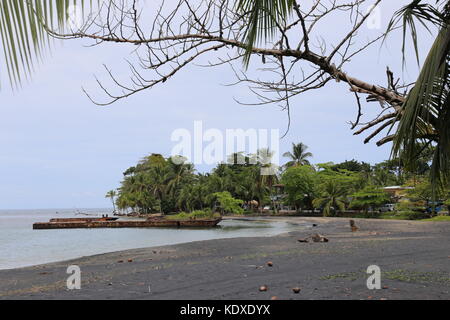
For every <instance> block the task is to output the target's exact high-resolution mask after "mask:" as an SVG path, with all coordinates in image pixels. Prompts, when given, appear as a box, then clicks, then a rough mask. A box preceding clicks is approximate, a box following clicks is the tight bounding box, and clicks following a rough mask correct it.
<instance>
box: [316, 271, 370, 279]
mask: <svg viewBox="0 0 450 320" xmlns="http://www.w3.org/2000/svg"><path fill="white" fill-rule="evenodd" d="M361 275H362V273H360V272H344V273H337V274H330V275H326V276H323V277H320V278H319V279H320V280H336V279H348V280H352V281H354V280H357V279H358V278H360V277H361Z"/></svg>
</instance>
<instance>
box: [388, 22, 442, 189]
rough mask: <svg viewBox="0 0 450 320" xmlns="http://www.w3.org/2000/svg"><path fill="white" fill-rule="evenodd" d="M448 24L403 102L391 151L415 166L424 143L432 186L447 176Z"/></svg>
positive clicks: (440, 184) (440, 182)
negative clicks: (429, 150)
mask: <svg viewBox="0 0 450 320" xmlns="http://www.w3.org/2000/svg"><path fill="white" fill-rule="evenodd" d="M449 44H450V26H449V25H447V26H444V27H442V29H441V30H440V32H439V34H438V36H437V38H436V40H435V42H434V44H433V46H432V48H431V50H430V52H429V54H428V56H427V59H426V61H425V63H424V65H423V67H422V70H421V72H420V75H419V78H418V79H417V82H416V85H415V86H414V88H413V89H412V90H411V91H410V93H409V94H408V97H407V99H406V102H405V103H404V105H403V114H402V117H401V120H400V123H399V126H398V128H397V133H396V138H395V140H394V145H393V154H394V155H398V156H399V157H401V158H402V159H405V160H406V163H407V165H408V166H409V167H410V168H412V167H415V165H416V162H417V158H418V156H419V154H420V153H421V152H423V150H424V148H423V147H422V146H423V145H424V144H425V145H427V146H435V148H433V150H434V151H433V152H434V156H433V163H432V170H431V181H432V184H433V186H434V188H437V187H439V186H442V185H443V184H445V183H446V181H448V178H449V177H450V129H449V120H450V103H449V99H450V97H449V95H450V72H449V71H450V54H449V51H448V47H449Z"/></svg>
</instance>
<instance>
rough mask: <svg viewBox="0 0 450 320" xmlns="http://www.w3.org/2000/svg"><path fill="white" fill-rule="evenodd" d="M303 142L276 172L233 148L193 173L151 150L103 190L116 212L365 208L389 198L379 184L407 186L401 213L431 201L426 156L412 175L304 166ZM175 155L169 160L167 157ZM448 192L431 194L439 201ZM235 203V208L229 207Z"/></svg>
mask: <svg viewBox="0 0 450 320" xmlns="http://www.w3.org/2000/svg"><path fill="white" fill-rule="evenodd" d="M307 148H308V147H307V146H306V145H304V144H302V143H299V144H293V146H292V151H291V152H286V153H285V154H284V156H285V157H286V158H288V161H287V163H286V164H285V165H284V166H283V167H281V168H280V169H279V171H278V173H277V174H274V175H264V174H262V172H263V171H262V169H263V168H264V166H267V162H265V161H262V158H261V154H265V155H266V156H267V154H269V156H270V153H269V152H268V151H267V150H260V151H259V152H258V154H256V155H255V154H248V155H246V154H244V153H236V154H233V155H230V156H229V159H228V161H227V163H219V164H218V165H217V166H216V167H215V168H214V169H213V170H212V171H211V172H209V173H198V172H196V171H195V168H194V166H193V165H192V164H190V163H188V162H187V161H186V160H185V159H183V158H181V157H180V158H178V159H174V158H164V157H163V156H162V155H159V154H152V155H150V156H147V157H145V158H144V159H142V160H141V161H140V162H139V163H138V164H137V165H136V166H134V167H131V168H129V169H127V170H126V171H125V172H124V179H123V181H122V183H121V186H120V188H118V190H117V192H115V191H110V192H109V193H108V194H107V197H109V198H112V199H113V202H114V203H115V204H116V205H117V208H118V209H120V210H122V211H130V210H131V211H133V212H137V213H141V214H146V213H160V212H161V213H165V214H168V213H174V212H193V211H196V210H210V211H216V212H218V211H221V212H222V213H230V212H233V213H242V212H243V211H244V209H245V210H246V211H248V212H258V211H262V210H263V208H266V209H267V207H270V210H273V211H274V212H276V211H277V209H279V208H280V206H281V205H282V206H283V207H285V206H288V207H290V208H291V209H292V210H296V211H311V210H316V211H317V210H319V211H320V212H322V213H323V214H324V215H325V216H333V215H336V214H337V213H338V212H339V211H344V210H349V209H352V210H360V211H361V212H366V213H367V212H368V211H369V210H370V209H374V208H377V207H379V206H381V205H383V204H385V203H388V202H391V201H392V200H391V199H390V198H389V195H388V194H387V193H386V192H385V191H384V190H383V189H382V188H383V187H387V186H393V185H395V186H410V187H414V188H411V190H410V191H408V193H409V194H408V197H409V198H411V200H410V201H409V202H410V203H409V204H408V205H405V204H403V206H404V208H403V209H402V210H408V211H413V210H414V209H415V208H417V207H420V206H422V207H423V206H426V202H429V201H430V200H431V199H432V195H433V194H432V188H431V185H430V183H429V180H427V179H426V175H427V174H428V173H429V170H430V165H429V163H430V161H431V160H430V159H427V158H422V159H421V160H420V161H419V163H420V166H418V167H417V168H416V170H415V171H414V172H412V171H407V170H405V167H404V165H403V163H402V161H401V160H400V159H393V160H387V161H383V162H381V163H377V164H375V165H371V164H369V163H365V162H359V161H356V160H349V161H345V162H342V163H338V164H335V163H332V162H329V163H322V164H316V165H312V164H311V163H310V160H309V159H310V158H311V157H312V154H311V153H309V152H307ZM175 160H176V161H175ZM447 198H448V191H446V190H442V191H441V192H440V194H439V199H442V200H443V201H445V200H446V199H447ZM237 208H238V209H237Z"/></svg>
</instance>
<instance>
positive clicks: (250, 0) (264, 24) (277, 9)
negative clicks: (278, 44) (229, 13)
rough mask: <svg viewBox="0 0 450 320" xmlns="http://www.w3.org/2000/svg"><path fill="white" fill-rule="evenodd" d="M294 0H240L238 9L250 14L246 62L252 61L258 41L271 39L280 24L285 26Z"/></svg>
mask: <svg viewBox="0 0 450 320" xmlns="http://www.w3.org/2000/svg"><path fill="white" fill-rule="evenodd" d="M294 3H295V1H294V0H238V1H237V10H238V12H239V13H241V14H243V15H246V16H248V20H247V21H248V24H247V26H246V28H245V32H244V40H243V41H244V43H245V45H246V52H245V56H244V64H245V65H246V66H248V64H249V62H250V56H251V50H252V48H253V47H254V46H255V44H257V43H258V42H260V41H262V40H270V39H272V38H273V36H274V35H275V34H276V30H277V28H278V27H279V26H284V25H285V23H286V19H287V18H288V16H289V14H290V13H291V12H292V10H293V8H294Z"/></svg>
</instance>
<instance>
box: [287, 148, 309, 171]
mask: <svg viewBox="0 0 450 320" xmlns="http://www.w3.org/2000/svg"><path fill="white" fill-rule="evenodd" d="M307 149H308V146H307V145H305V144H303V143H301V142H300V143H297V144H295V143H292V152H285V153H284V154H283V157H286V158H290V159H291V161H289V162H288V163H286V164H285V165H284V166H285V167H286V168H289V167H293V166H303V165H309V164H310V163H309V161H308V158H311V157H312V156H313V154H312V153H311V152H306V150H307Z"/></svg>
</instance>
